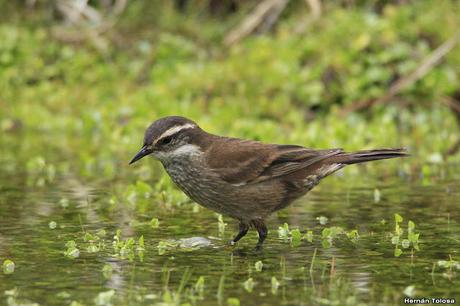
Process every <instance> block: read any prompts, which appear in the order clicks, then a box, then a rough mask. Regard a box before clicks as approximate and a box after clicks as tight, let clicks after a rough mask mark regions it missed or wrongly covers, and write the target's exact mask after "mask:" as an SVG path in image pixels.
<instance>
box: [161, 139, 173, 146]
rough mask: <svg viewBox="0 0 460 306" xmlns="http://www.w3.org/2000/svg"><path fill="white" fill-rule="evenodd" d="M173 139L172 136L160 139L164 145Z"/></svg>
mask: <svg viewBox="0 0 460 306" xmlns="http://www.w3.org/2000/svg"><path fill="white" fill-rule="evenodd" d="M171 140H172V137H165V138H163V139H161V140H160V144H162V145H165V144H168V143H170V142H171Z"/></svg>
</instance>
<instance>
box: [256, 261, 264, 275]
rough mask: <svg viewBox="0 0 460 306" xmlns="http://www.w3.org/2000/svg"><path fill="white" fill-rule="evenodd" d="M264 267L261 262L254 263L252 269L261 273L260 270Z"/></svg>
mask: <svg viewBox="0 0 460 306" xmlns="http://www.w3.org/2000/svg"><path fill="white" fill-rule="evenodd" d="M263 267H264V264H263V262H262V261H261V260H258V261H256V263H255V264H254V268H255V269H256V271H257V272H262V268H263Z"/></svg>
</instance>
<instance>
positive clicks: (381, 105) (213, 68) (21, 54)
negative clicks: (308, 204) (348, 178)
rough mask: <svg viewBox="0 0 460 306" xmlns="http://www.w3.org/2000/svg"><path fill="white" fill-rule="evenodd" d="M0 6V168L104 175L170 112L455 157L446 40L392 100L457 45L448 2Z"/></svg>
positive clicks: (457, 56) (313, 138)
mask: <svg viewBox="0 0 460 306" xmlns="http://www.w3.org/2000/svg"><path fill="white" fill-rule="evenodd" d="M78 3H80V7H79V6H78ZM82 3H84V4H83V5H82ZM267 3H268V4H269V5H272V6H271V7H270V6H269V7H268V9H266V10H265V15H263V14H262V15H261V14H260V10H261V8H260V6H262V5H264V4H265V5H266V4H267ZM273 3H274V4H273ZM277 5H278V6H277ZM315 5H319V7H315ZM1 6H2V12H1V13H0V14H1V24H0V38H1V39H0V106H1V113H0V122H1V125H0V127H1V132H2V138H4V137H6V138H7V140H5V139H4V140H3V141H2V143H3V145H2V151H3V154H2V155H1V159H3V160H6V161H8V162H9V163H10V167H15V166H17V167H21V165H19V164H18V165H14V164H15V160H24V159H22V158H17V157H18V156H21V155H23V154H24V155H26V156H28V157H31V152H35V153H39V154H38V155H41V156H43V158H44V159H45V160H46V159H48V156H51V155H53V154H56V155H58V156H59V157H60V158H61V159H67V160H68V159H71V160H72V163H71V165H69V167H74V168H75V169H74V170H78V171H80V172H82V174H88V175H91V174H94V173H99V174H101V173H103V174H104V176H105V177H107V176H113V175H116V171H115V170H114V169H115V168H117V167H119V166H120V165H121V164H122V165H124V164H125V162H126V161H127V160H128V159H129V157H131V155H132V154H133V152H135V151H136V149H137V148H138V146H139V145H140V143H141V138H142V133H143V130H144V128H145V127H146V126H147V125H148V124H149V123H150V122H151V121H153V120H155V119H157V118H159V117H162V116H166V115H173V114H175V115H183V116H187V117H190V118H192V119H194V120H195V121H197V122H198V123H199V124H200V125H201V126H202V127H203V128H204V129H207V130H209V131H210V132H215V133H220V134H225V135H231V136H236V137H247V138H252V139H258V140H263V141H265V142H278V143H297V144H302V145H305V146H310V147H318V148H326V147H344V148H345V149H347V150H353V149H361V148H371V147H382V146H383V147H396V146H405V147H408V148H409V149H410V151H411V153H412V154H413V155H414V156H415V157H416V158H414V159H412V161H413V163H424V162H426V161H429V162H441V161H444V160H446V159H451V160H452V159H454V160H458V154H457V155H455V154H451V155H449V154H448V153H449V150H451V151H455V148H454V146H455V144H456V142H457V141H458V136H457V135H458V133H459V128H458V122H457V121H456V116H457V118H458V116H459V115H458V112H457V114H456V113H455V112H454V111H453V110H457V111H460V107H459V106H458V105H459V103H460V102H458V99H459V96H460V94H459V92H460V79H459V73H460V48H459V47H455V42H454V44H453V46H452V45H451V46H450V48H449V49H448V51H447V52H445V54H443V56H441V57H440V58H439V60H438V61H437V62H436V63H435V64H433V65H431V66H429V67H428V69H425V70H424V71H423V73H422V74H421V75H420V76H419V77H418V78H416V79H413V80H412V81H410V80H409V82H407V83H406V84H405V85H404V86H402V88H400V89H399V90H397V91H396V93H395V94H390V96H389V97H387V95H388V94H389V93H391V92H392V90H394V88H393V87H394V86H395V84H396V85H397V83H398V82H401V80H402V81H403V82H404V81H407V79H410V78H411V75H412V74H413V73H414V72H416V71H417V70H419V69H420V68H421V66H423V65H424V64H426V62H427V60H428V61H429V58H430V57H431V56H433V53H436V52H437V51H439V50H437V48H438V47H439V46H441V45H443V44H445V43H446V41H447V42H449V40H450V42H452V40H456V41H458V33H457V31H458V29H459V28H460V18H458V16H459V15H458V13H459V7H460V4H459V2H458V1H402V0H401V1H352V0H349V1H325V2H320V1H300V0H297V1H294V0H293V1H260V2H259V1H237V0H225V1H212V0H206V1H205V0H202V1H198V0H196V1H192V0H190V1H187V0H183V1H179V0H178V1H110V0H106V1H104V0H101V1H83V2H78V1H67V0H63V1H2V2H1ZM262 12H264V11H262ZM248 24H250V27H249V28H248ZM251 26H252V27H251ZM238 35H239V36H238ZM456 35H457V36H456ZM235 36H236V37H237V38H236V39H235ZM422 70H423V67H422ZM382 98H383V100H384V101H379V99H382ZM376 101H377V103H375V104H373V105H371V106H369V105H367V104H368V103H370V104H372V103H373V102H376ZM26 156H25V157H26ZM25 157H24V158H25ZM53 159H54V157H53Z"/></svg>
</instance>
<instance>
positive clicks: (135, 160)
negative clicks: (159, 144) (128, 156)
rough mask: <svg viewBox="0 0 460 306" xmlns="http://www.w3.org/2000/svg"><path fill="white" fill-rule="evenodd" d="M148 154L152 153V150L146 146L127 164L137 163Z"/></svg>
mask: <svg viewBox="0 0 460 306" xmlns="http://www.w3.org/2000/svg"><path fill="white" fill-rule="evenodd" d="M150 153H152V150H150V149H148V148H147V146H143V147H142V149H141V150H140V151H139V152H138V153H137V154H136V156H134V158H133V159H132V160H131V161H130V162H129V164H130V165H131V164H132V163H135V162H137V161H138V160H139V159H141V158H142V157H144V156H146V155H149V154H150Z"/></svg>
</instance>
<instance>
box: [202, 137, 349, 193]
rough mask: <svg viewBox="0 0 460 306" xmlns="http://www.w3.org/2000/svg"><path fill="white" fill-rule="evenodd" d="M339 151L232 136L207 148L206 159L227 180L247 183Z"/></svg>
mask: <svg viewBox="0 0 460 306" xmlns="http://www.w3.org/2000/svg"><path fill="white" fill-rule="evenodd" d="M340 152H342V150H341V149H332V150H312V149H308V148H304V147H301V146H294V145H271V144H262V143H259V142H254V141H243V140H240V139H231V138H230V139H226V140H225V141H222V143H221V144H220V145H219V146H214V147H213V148H211V149H210V150H209V151H207V152H206V162H207V164H208V166H209V167H210V168H211V169H212V170H214V172H215V173H216V174H217V175H218V176H220V178H221V179H223V180H224V181H226V182H229V183H231V184H236V185H244V184H250V183H257V182H262V181H265V180H268V179H271V178H274V177H280V176H283V175H287V174H290V173H293V172H295V171H298V170H300V169H303V168H305V167H308V166H310V165H312V164H315V163H317V162H320V161H322V160H324V159H326V158H328V157H330V156H333V155H336V154H338V153H340Z"/></svg>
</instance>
